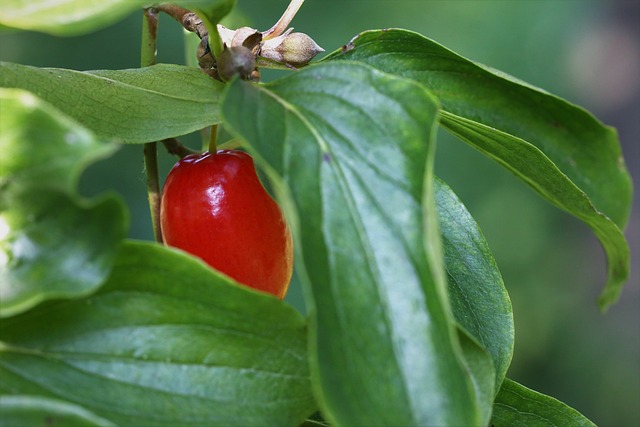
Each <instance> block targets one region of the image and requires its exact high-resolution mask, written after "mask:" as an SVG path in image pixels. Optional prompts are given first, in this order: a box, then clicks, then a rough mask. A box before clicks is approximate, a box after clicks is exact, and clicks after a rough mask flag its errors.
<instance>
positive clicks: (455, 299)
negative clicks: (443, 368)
mask: <svg viewBox="0 0 640 427" xmlns="http://www.w3.org/2000/svg"><path fill="white" fill-rule="evenodd" d="M435 198H436V206H437V208H438V216H439V218H440V230H441V232H442V244H443V248H444V258H445V267H446V270H447V275H448V278H449V295H450V298H451V306H452V309H453V314H454V316H455V318H456V320H457V321H458V323H459V324H460V325H461V326H462V327H463V328H464V329H465V330H466V331H467V332H468V333H470V334H471V335H472V336H473V337H474V338H475V339H476V340H477V341H478V342H479V343H480V344H481V345H482V347H484V348H486V349H487V351H488V352H489V353H490V354H491V358H492V359H493V364H494V365H495V384H494V388H493V390H495V391H496V392H497V390H498V389H499V388H500V384H502V381H503V380H504V377H505V375H506V372H507V368H509V364H510V363H511V357H512V355H513V342H514V332H513V311H512V309H511V301H510V300H509V295H508V294H507V291H506V289H505V287H504V284H503V282H502V277H501V275H500V272H499V271H498V267H497V265H496V262H495V260H494V259H493V255H492V254H491V251H490V250H489V246H488V245H487V242H486V241H485V239H484V237H483V236H482V233H481V232H480V229H479V228H478V225H477V224H476V223H475V221H474V220H473V218H472V217H471V215H470V214H469V212H468V211H467V210H466V208H465V207H464V205H463V204H462V202H461V201H460V200H459V199H458V197H457V196H456V195H455V194H454V193H453V191H452V190H451V189H450V188H449V187H448V186H447V185H446V184H445V183H444V182H442V181H441V180H439V179H436V180H435ZM492 397H493V396H492Z"/></svg>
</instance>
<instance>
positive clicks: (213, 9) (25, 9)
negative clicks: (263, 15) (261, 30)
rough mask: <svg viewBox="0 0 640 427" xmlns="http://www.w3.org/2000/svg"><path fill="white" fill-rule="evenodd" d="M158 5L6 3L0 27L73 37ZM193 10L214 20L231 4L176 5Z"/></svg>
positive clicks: (90, 0) (118, 0)
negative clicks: (147, 7) (144, 8)
mask: <svg viewBox="0 0 640 427" xmlns="http://www.w3.org/2000/svg"><path fill="white" fill-rule="evenodd" d="M155 3H158V2H154V1H151V0H65V1H51V0H4V1H3V4H2V8H0V25H5V26H7V27H12V28H19V29H22V30H32V31H41V32H45V33H51V34H55V35H58V36H74V35H80V34H84V33H87V32H91V31H96V30H99V29H101V28H104V27H106V26H108V25H111V24H114V23H116V22H118V21H119V20H121V19H123V18H124V17H126V16H127V15H129V14H131V13H133V12H135V11H139V10H141V9H142V8H143V7H146V6H151V5H153V4H155ZM174 3H176V4H180V5H182V6H183V7H186V8H188V9H190V10H198V12H199V13H201V14H203V16H206V17H208V18H209V19H213V20H214V23H216V22H217V20H216V19H218V20H219V19H220V18H222V17H223V16H224V15H226V14H227V13H228V12H229V10H230V9H231V7H233V4H234V3H235V2H234V1H232V0H191V1H176V2H174Z"/></svg>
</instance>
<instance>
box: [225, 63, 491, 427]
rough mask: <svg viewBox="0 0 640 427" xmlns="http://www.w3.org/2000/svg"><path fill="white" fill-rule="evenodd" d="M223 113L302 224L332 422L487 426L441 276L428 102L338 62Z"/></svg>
mask: <svg viewBox="0 0 640 427" xmlns="http://www.w3.org/2000/svg"><path fill="white" fill-rule="evenodd" d="M222 113H223V116H224V118H225V120H226V122H227V123H229V125H230V126H231V127H232V128H233V130H234V131H235V132H236V133H237V134H239V135H240V136H241V137H242V138H244V139H245V140H247V141H248V142H249V144H250V147H249V148H250V150H251V151H252V152H253V154H254V157H255V158H256V162H257V163H259V164H262V165H263V166H264V167H265V168H266V170H267V173H268V174H269V175H270V177H271V178H272V179H273V180H274V183H275V187H276V192H277V193H278V195H279V196H280V201H281V204H282V205H283V207H284V208H285V211H286V212H287V213H288V215H289V218H290V220H291V222H292V224H293V230H294V241H295V245H294V247H296V248H297V249H296V250H297V252H296V256H297V258H296V259H297V261H296V263H297V265H298V267H299V268H298V271H300V272H301V274H302V281H303V283H304V285H305V288H306V289H305V290H306V301H307V308H308V309H309V311H310V313H311V318H310V334H311V336H310V357H311V367H312V372H313V375H314V386H315V387H316V393H317V395H318V396H319V397H320V400H321V402H322V408H321V409H322V413H323V415H326V416H327V418H328V419H329V421H330V422H333V423H335V424H337V425H416V424H418V425H446V424H450V425H468V424H475V423H477V422H479V421H478V419H479V415H478V413H477V412H476V407H475V403H474V400H473V396H472V395H473V393H472V388H471V384H470V380H469V377H468V375H467V374H465V370H464V368H463V367H462V365H461V354H460V351H459V347H458V346H457V343H456V340H457V336H456V335H455V329H454V328H453V319H452V317H451V314H450V312H449V308H448V301H447V297H446V288H445V286H446V282H445V280H446V279H445V276H444V272H443V271H442V258H441V253H440V241H439V232H438V229H437V221H436V215H437V213H436V211H435V206H434V201H433V193H432V192H433V189H432V184H431V182H432V163H433V149H434V141H433V137H434V131H435V124H436V120H437V114H438V110H437V104H436V102H435V101H434V99H433V97H432V96H431V95H430V94H429V93H428V92H426V91H425V90H424V89H423V87H422V86H420V85H417V84H415V83H413V82H411V81H408V80H404V79H400V78H397V77H394V76H390V75H387V74H384V73H381V72H379V71H376V70H374V69H372V68H370V67H367V66H364V65H360V64H356V63H333V64H324V65H322V66H312V67H309V68H306V69H304V70H301V71H299V72H296V73H294V74H292V75H290V76H288V77H286V78H283V79H281V80H278V81H277V82H274V83H272V84H269V85H264V86H256V85H251V84H246V83H243V82H240V81H235V82H233V83H231V85H230V87H229V89H228V92H227V93H226V95H225V97H224V101H223V104H222ZM300 261H303V263H304V264H302V263H300Z"/></svg>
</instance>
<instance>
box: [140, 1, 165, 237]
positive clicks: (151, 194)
mask: <svg viewBox="0 0 640 427" xmlns="http://www.w3.org/2000/svg"><path fill="white" fill-rule="evenodd" d="M157 35H158V12H157V10H156V9H154V8H146V9H144V14H143V18H142V43H141V49H140V66H141V67H148V66H151V65H154V64H155V63H156V51H157V40H158V37H157ZM157 145H158V144H157V142H148V143H146V144H144V147H143V153H144V170H145V174H146V178H147V179H146V181H147V198H148V199H149V210H150V213H151V224H152V226H153V235H154V238H155V240H156V241H157V242H160V243H161V242H162V232H161V231H160V178H159V176H158V147H157Z"/></svg>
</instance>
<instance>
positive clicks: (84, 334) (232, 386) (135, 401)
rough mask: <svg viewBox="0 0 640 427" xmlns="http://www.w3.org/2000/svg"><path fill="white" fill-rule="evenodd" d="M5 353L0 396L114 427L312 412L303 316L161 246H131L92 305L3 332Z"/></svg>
mask: <svg viewBox="0 0 640 427" xmlns="http://www.w3.org/2000/svg"><path fill="white" fill-rule="evenodd" d="M0 341H2V342H3V343H4V344H3V346H2V348H1V350H0V375H1V376H2V382H1V383H0V391H4V392H13V393H16V392H17V393H22V394H32V395H41V396H44V397H51V398H58V399H63V400H66V401H69V402H71V403H73V404H77V405H81V406H83V407H85V408H87V409H88V410H89V411H91V412H93V413H95V414H96V415H98V416H100V417H103V418H106V419H109V420H110V421H112V422H115V423H116V424H119V425H144V426H155V425H165V426H176V425H181V426H189V425H208V426H216V425H219V426H243V427H244V426H250V425H255V426H265V425H274V426H275V425H295V424H296V423H299V422H301V421H302V420H303V419H304V418H305V417H306V416H308V415H309V414H310V413H312V412H313V411H314V409H315V403H314V399H313V396H312V394H311V385H310V380H309V368H308V361H307V352H306V324H305V321H304V319H303V318H302V316H300V314H298V313H297V312H296V311H295V310H294V309H293V308H291V307H290V306H289V305H287V304H285V303H283V302H281V301H279V300H278V299H277V298H275V297H272V296H270V295H268V294H263V293H260V292H257V291H253V290H250V289H249V288H247V287H244V286H240V285H236V284H233V283H231V282H230V281H229V279H226V278H225V277H223V276H221V275H219V274H217V273H215V272H214V271H213V270H211V269H210V268H209V267H207V266H206V265H205V264H204V263H202V262H200V261H198V260H196V259H194V258H192V257H191V256H188V255H186V254H184V253H181V252H178V251H175V250H171V249H168V248H165V247H163V246H159V245H156V244H151V243H133V242H131V243H127V244H126V245H124V246H123V248H122V250H121V252H120V254H119V257H118V260H117V263H116V265H115V267H114V269H113V272H112V275H111V277H110V278H109V280H108V282H107V283H106V284H105V285H104V286H103V287H101V288H100V290H99V291H98V292H97V293H95V294H93V295H91V296H90V297H88V298H86V299H82V300H69V301H63V302H51V303H48V304H45V305H42V306H40V307H37V308H35V309H33V310H31V311H29V312H27V313H24V314H21V315H18V316H15V317H12V318H10V319H7V320H4V321H3V323H2V329H1V331H0Z"/></svg>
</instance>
